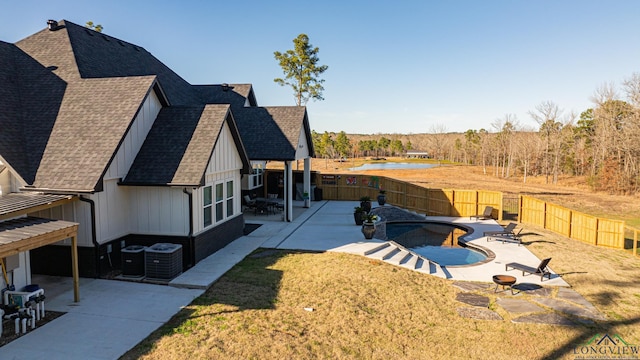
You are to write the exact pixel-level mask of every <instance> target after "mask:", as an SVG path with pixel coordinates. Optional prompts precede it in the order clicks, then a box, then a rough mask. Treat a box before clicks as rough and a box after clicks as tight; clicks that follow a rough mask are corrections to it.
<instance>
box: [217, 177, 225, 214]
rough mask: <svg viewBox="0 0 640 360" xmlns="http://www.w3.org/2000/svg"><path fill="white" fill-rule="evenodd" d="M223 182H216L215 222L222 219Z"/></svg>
mask: <svg viewBox="0 0 640 360" xmlns="http://www.w3.org/2000/svg"><path fill="white" fill-rule="evenodd" d="M223 207H224V183H218V184H216V222H219V221H222V219H224V211H223Z"/></svg>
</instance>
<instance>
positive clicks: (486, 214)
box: [469, 206, 493, 220]
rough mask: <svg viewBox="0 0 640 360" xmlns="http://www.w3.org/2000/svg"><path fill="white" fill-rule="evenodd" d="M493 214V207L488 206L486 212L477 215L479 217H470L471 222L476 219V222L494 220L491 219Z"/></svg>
mask: <svg viewBox="0 0 640 360" xmlns="http://www.w3.org/2000/svg"><path fill="white" fill-rule="evenodd" d="M492 213H493V206H487V207H485V208H484V211H483V212H482V214H477V215H473V216H469V220H471V219H473V218H475V219H476V220H488V219H493V218H492V217H491V214H492Z"/></svg>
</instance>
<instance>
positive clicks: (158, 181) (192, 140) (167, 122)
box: [123, 105, 249, 186]
mask: <svg viewBox="0 0 640 360" xmlns="http://www.w3.org/2000/svg"><path fill="white" fill-rule="evenodd" d="M225 122H226V123H227V124H229V126H230V130H231V132H232V134H233V133H237V130H236V128H235V124H234V121H233V117H232V116H231V112H230V110H229V105H206V106H192V107H168V108H163V109H162V110H161V111H160V114H159V115H158V117H157V119H156V121H155V123H154V124H153V127H152V128H151V130H150V131H149V135H148V136H147V139H146V141H145V142H144V145H143V146H142V149H140V151H139V152H138V156H137V157H136V159H135V161H134V162H133V165H132V166H131V169H130V170H129V173H128V174H127V176H126V178H125V179H124V181H123V184H126V185H191V186H200V185H203V184H204V174H205V171H206V168H207V165H208V163H209V159H210V158H211V154H212V153H213V149H214V147H215V142H214V141H212V140H213V139H217V138H218V136H219V134H220V132H221V131H222V127H223V125H224V123H225ZM234 135H235V134H234ZM234 138H235V140H236V146H238V147H239V152H240V154H241V156H242V155H243V154H244V150H243V149H242V143H241V142H239V137H237V136H234ZM242 157H243V159H242V160H243V163H244V167H245V168H248V167H249V160H248V159H247V158H246V157H244V156H242ZM159 159H162V160H161V161H159Z"/></svg>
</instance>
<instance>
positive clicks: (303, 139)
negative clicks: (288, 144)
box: [296, 126, 310, 160]
mask: <svg viewBox="0 0 640 360" xmlns="http://www.w3.org/2000/svg"><path fill="white" fill-rule="evenodd" d="M309 153H310V151H309V144H308V143H307V135H306V133H305V131H304V126H303V127H302V128H301V129H300V135H298V147H297V148H296V160H301V159H306V158H308V157H309Z"/></svg>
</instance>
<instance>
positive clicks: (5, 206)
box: [0, 193, 73, 220]
mask: <svg viewBox="0 0 640 360" xmlns="http://www.w3.org/2000/svg"><path fill="white" fill-rule="evenodd" d="M72 200H73V196H71V195H44V194H36V193H11V194H7V195H2V196H0V220H4V219H10V218H14V217H18V216H22V215H26V214H27V213H33V212H36V211H40V210H44V209H48V208H50V207H54V206H59V205H63V204H65V203H68V202H70V201H72Z"/></svg>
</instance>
